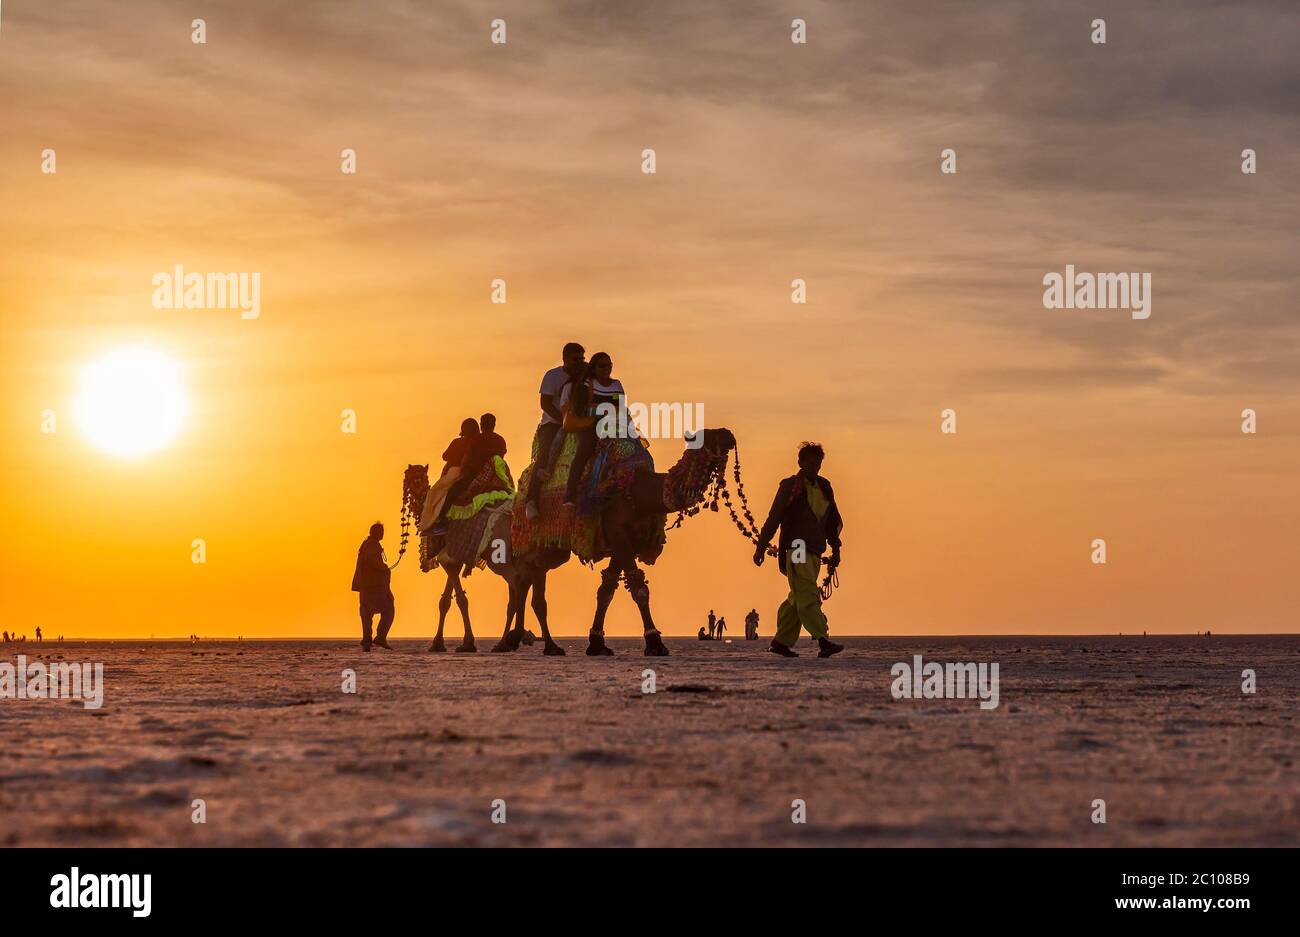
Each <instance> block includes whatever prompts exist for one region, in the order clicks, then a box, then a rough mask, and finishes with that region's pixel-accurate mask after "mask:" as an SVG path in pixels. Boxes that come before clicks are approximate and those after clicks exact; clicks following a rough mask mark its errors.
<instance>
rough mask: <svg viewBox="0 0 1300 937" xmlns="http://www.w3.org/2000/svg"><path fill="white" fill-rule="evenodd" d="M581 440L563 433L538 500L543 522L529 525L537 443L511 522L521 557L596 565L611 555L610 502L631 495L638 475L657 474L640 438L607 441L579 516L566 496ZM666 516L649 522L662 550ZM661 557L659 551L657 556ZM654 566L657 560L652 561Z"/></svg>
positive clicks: (591, 470) (584, 488) (586, 484)
mask: <svg viewBox="0 0 1300 937" xmlns="http://www.w3.org/2000/svg"><path fill="white" fill-rule="evenodd" d="M577 445H578V444H577V437H576V436H575V435H573V434H572V433H562V434H560V436H559V437H558V438H557V440H556V446H557V447H558V448H559V452H558V454H557V455H556V456H555V459H554V461H553V462H552V464H551V474H550V477H549V478H548V479H547V480H546V481H545V482H544V483H543V484H542V486H541V489H540V491H539V494H538V498H537V507H538V511H539V515H540V516H539V517H538V519H537V521H536V522H535V523H534V522H531V521H529V520H528V515H527V509H526V500H527V492H528V486H529V483H530V479H531V477H532V473H533V465H535V464H536V456H537V439H536V437H534V439H533V464H531V465H529V467H528V468H527V469H525V470H524V472H523V474H522V475H521V476H520V478H519V492H520V494H519V496H518V497H517V498H515V503H514V513H513V516H512V518H511V542H512V547H513V550H514V552H515V554H516V555H524V554H526V553H528V552H531V551H532V550H538V549H543V550H546V549H559V550H570V551H572V552H573V553H574V555H576V556H577V557H578V559H580V560H581V561H582V562H584V563H589V564H590V563H594V562H596V561H598V560H601V559H604V558H605V557H607V556H608V555H609V553H608V551H607V549H606V547H605V544H604V542H603V537H602V535H601V529H600V516H601V511H602V510H603V509H604V507H605V504H606V502H607V501H608V500H609V499H610V498H612V497H615V496H618V495H622V494H625V493H626V492H627V490H628V489H629V488H630V487H631V485H632V481H633V479H634V478H635V477H636V474H637V473H638V472H653V471H654V458H653V457H652V456H651V455H650V450H649V449H647V448H646V447H645V446H644V444H642V442H641V441H640V440H639V439H602V440H600V441H599V442H598V443H597V446H596V452H595V454H594V455H593V456H592V458H591V460H590V461H589V462H588V463H587V465H588V469H587V473H586V477H585V479H584V480H583V482H582V485H581V487H580V488H579V496H578V505H577V511H576V512H575V511H574V510H572V509H566V508H565V507H564V491H565V487H566V485H567V484H568V480H569V468H570V466H571V465H572V464H573V457H574V454H575V453H576V451H577ZM666 521H667V516H666V515H658V516H657V517H656V518H649V519H647V524H648V527H649V528H650V536H651V538H652V539H656V540H657V543H658V544H659V545H662V543H663V540H664V539H665V538H664V534H663V528H664V524H665V522H666ZM653 555H655V556H657V555H658V550H655V551H653ZM648 561H649V562H653V559H652V558H650V559H648Z"/></svg>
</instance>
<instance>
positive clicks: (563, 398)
mask: <svg viewBox="0 0 1300 937" xmlns="http://www.w3.org/2000/svg"><path fill="white" fill-rule="evenodd" d="M591 392H592V394H593V395H595V396H597V397H622V396H623V394H624V391H623V383H622V381H620V380H619V379H618V378H614V379H613V380H611V381H610V382H609V383H608V384H602V383H601V382H600V381H597V380H593V381H592V382H591ZM572 396H573V384H572V382H570V383H568V384H565V385H564V389H563V390H562V391H560V409H561V410H563V409H564V408H565V406H566V405H567V404H568V402H569V398H570V397H572Z"/></svg>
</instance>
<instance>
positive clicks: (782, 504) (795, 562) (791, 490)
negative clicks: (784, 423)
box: [754, 442, 844, 657]
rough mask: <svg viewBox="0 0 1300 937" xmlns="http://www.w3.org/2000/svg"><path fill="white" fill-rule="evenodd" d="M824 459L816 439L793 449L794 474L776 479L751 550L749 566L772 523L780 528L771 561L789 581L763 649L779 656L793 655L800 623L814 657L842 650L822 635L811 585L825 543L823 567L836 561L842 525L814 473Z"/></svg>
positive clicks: (827, 487) (761, 552)
mask: <svg viewBox="0 0 1300 937" xmlns="http://www.w3.org/2000/svg"><path fill="white" fill-rule="evenodd" d="M825 458H826V453H825V451H824V450H823V449H822V447H821V446H820V445H818V444H817V443H811V442H806V443H804V444H803V445H801V446H800V447H799V474H797V475H791V476H790V477H789V478H787V479H785V481H783V482H781V486H780V487H779V488H778V489H777V491H776V498H775V499H773V501H772V510H771V511H769V512H768V515H767V521H766V523H764V524H763V529H762V530H761V531H759V535H758V547H757V549H755V550H754V565H755V566H762V565H763V559H764V557H765V556H766V551H767V545H768V544H769V543H771V542H772V535H773V534H775V533H776V529H777V527H780V528H781V539H780V541H779V542H778V550H779V553H778V555H777V562H778V563H779V565H780V568H781V572H783V573H785V577H786V581H787V582H788V583H789V585H790V594H789V595H788V596H786V599H785V601H784V602H782V603H781V607H780V609H778V610H777V613H776V637H774V638H773V639H772V644H771V646H770V647H769V648H768V650H769V651H771V652H772V653H774V654H778V655H780V656H781V657H798V656H799V655H798V654H796V653H795V652H794V651H793V650H792V648H793V647H794V643H795V642H796V641H798V640H799V627H800V626H801V625H802V626H803V628H804V629H805V630H807V632H808V633H809V634H810V635H812V636H813V637H814V638H816V639H817V643H818V645H819V646H820V648H821V650H820V651H819V652H818V654H817V656H818V657H830V656H831V655H832V654H838V653H839V652H840V651H842V650H844V645H842V644H836V643H834V642H833V641H831V639H830V638H829V637H828V634H829V632H828V630H827V627H826V615H825V613H824V612H822V593H821V587H820V586H819V585H818V584H817V575H818V573H820V572H821V566H822V553H823V552H824V551H825V550H826V545H827V544H828V543H829V544H830V547H831V555H830V558H829V559H828V560H827V561H826V565H827V566H830V567H832V568H834V567H836V566H838V565H839V562H840V531H842V530H843V529H844V521H843V519H842V518H841V517H840V510H839V508H838V507H836V505H835V492H834V490H833V489H832V488H831V483H830V482H829V481H828V480H826V479H825V478H822V477H821V475H820V474H819V473H820V472H821V467H822V460H823V459H825Z"/></svg>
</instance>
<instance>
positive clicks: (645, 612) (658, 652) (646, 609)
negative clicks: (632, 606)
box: [623, 559, 668, 657]
mask: <svg viewBox="0 0 1300 937" xmlns="http://www.w3.org/2000/svg"><path fill="white" fill-rule="evenodd" d="M623 582H624V584H625V585H626V586H627V591H628V592H629V593H631V595H632V601H633V602H635V603H636V607H637V609H638V610H639V611H640V612H641V625H642V627H644V628H645V655H646V656H647V657H667V656H668V648H666V647H664V641H663V637H662V636H661V635H660V634H659V629H658V628H656V627H655V621H654V618H653V617H652V616H651V615H650V584H649V583H648V582H646V578H645V570H643V569H642V568H641V567H640V566H638V565H637V563H636V560H635V559H632V560H629V561H628V565H627V567H626V568H625V569H624V570H623Z"/></svg>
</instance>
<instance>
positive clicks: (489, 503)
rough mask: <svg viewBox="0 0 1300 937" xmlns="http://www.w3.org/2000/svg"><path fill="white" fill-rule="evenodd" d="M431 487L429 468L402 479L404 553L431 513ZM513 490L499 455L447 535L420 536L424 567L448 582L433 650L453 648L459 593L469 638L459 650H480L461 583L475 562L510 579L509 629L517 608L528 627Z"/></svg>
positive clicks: (456, 509) (414, 468)
mask: <svg viewBox="0 0 1300 937" xmlns="http://www.w3.org/2000/svg"><path fill="white" fill-rule="evenodd" d="M429 489H430V482H429V466H428V465H408V466H407V467H406V474H405V475H404V476H403V478H402V549H403V551H405V549H406V538H407V537H408V535H409V533H408V532H409V529H410V526H411V524H412V523H415V524H417V525H418V524H419V520H420V518H421V516H422V514H427V510H426V507H427V505H426V499H427V497H428V495H429ZM513 493H514V483H513V481H512V480H511V479H510V470H509V468H507V467H506V465H505V462H504V460H502V459H500V458H499V457H498V458H495V459H493V460H492V461H491V462H489V463H487V464H486V465H484V466H483V469H482V471H481V472H480V473H479V476H478V477H477V478H475V479H474V481H473V483H472V484H471V485H470V487H469V489H468V491H467V493H466V498H465V499H464V500H465V502H466V503H465V504H463V505H460V506H453V507H452V508H451V509H450V510H449V512H448V522H447V533H446V535H445V536H439V537H430V536H429V535H427V534H421V535H420V549H419V556H420V569H421V570H422V571H424V572H429V571H430V570H433V569H435V568H437V569H441V570H442V571H443V572H444V573H445V574H446V585H445V586H444V587H443V590H442V596H441V597H440V598H439V600H438V633H437V634H436V635H435V636H434V639H433V643H432V644H430V645H429V651H430V652H434V653H438V652H443V651H446V650H447V645H446V643H445V641H444V640H443V628H444V626H445V625H446V622H447V613H448V612H449V611H450V610H451V603H452V599H453V596H454V598H455V601H456V607H457V609H458V610H459V611H460V617H461V622H462V624H463V625H464V629H465V636H464V638H463V639H462V640H461V643H460V646H459V647H457V648H456V651H457V652H458V653H474V652H475V651H477V650H478V647H477V645H476V644H475V641H474V629H473V626H472V625H471V623H470V616H469V597H468V596H467V595H466V594H465V587H464V585H463V583H462V582H461V579H462V576H464V575H468V574H469V572H470V571H471V570H472V569H473V568H474V567H475V566H482V567H483V568H486V569H488V570H490V571H491V572H493V573H495V574H496V575H498V576H500V577H501V578H502V579H504V580H505V581H506V585H507V587H508V589H509V591H510V598H509V601H508V603H507V606H506V626H505V633H509V631H510V625H511V616H512V615H514V614H515V613H516V611H517V612H518V614H519V628H520V629H522V628H523V615H524V608H525V602H524V599H525V598H526V593H525V594H524V595H517V594H516V589H517V588H518V587H519V585H520V584H521V583H525V582H526V581H527V577H525V576H521V575H520V571H519V569H518V568H517V567H516V566H515V565H514V564H513V563H511V562H510V560H509V553H510V551H509V543H510V508H511V503H512V502H511V498H512V496H513ZM503 638H504V635H503ZM516 646H517V645H516ZM504 649H505V648H504V646H503V644H502V643H501V642H498V644H497V646H496V647H494V648H493V650H494V651H501V650H504ZM510 649H511V650H513V649H514V648H513V647H512V648H510Z"/></svg>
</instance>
